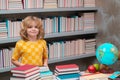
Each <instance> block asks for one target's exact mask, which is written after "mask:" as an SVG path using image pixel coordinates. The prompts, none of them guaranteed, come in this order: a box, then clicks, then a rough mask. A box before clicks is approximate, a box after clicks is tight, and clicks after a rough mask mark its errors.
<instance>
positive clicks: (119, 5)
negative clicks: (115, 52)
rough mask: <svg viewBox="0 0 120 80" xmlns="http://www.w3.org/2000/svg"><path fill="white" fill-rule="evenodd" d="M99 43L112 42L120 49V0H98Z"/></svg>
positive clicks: (97, 23)
mask: <svg viewBox="0 0 120 80" xmlns="http://www.w3.org/2000/svg"><path fill="white" fill-rule="evenodd" d="M96 3H97V6H98V7H99V10H98V13H97V15H96V26H97V28H98V35H97V45H100V44H102V43H104V42H111V43H112V44H115V45H116V46H117V47H118V48H119V49H120V0H96Z"/></svg>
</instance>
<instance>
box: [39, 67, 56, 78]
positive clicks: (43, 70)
mask: <svg viewBox="0 0 120 80" xmlns="http://www.w3.org/2000/svg"><path fill="white" fill-rule="evenodd" d="M54 78H55V77H54V75H53V72H52V71H51V70H50V69H49V67H45V66H43V67H40V78H39V79H38V80H54Z"/></svg>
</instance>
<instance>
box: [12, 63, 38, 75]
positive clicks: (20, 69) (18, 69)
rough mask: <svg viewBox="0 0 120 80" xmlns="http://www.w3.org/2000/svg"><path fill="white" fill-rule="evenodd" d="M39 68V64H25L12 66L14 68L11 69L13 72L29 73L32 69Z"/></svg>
mask: <svg viewBox="0 0 120 80" xmlns="http://www.w3.org/2000/svg"><path fill="white" fill-rule="evenodd" d="M38 69H39V67H38V66H34V65H23V66H20V67H15V68H12V69H11V72H12V73H22V74H26V73H29V72H31V71H34V70H38Z"/></svg>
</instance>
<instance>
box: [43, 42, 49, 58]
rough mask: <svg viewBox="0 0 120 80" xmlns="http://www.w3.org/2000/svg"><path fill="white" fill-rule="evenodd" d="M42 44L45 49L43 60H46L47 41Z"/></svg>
mask: <svg viewBox="0 0 120 80" xmlns="http://www.w3.org/2000/svg"><path fill="white" fill-rule="evenodd" d="M42 43H43V48H44V53H43V58H44V59H46V58H48V48H47V42H46V41H45V40H42Z"/></svg>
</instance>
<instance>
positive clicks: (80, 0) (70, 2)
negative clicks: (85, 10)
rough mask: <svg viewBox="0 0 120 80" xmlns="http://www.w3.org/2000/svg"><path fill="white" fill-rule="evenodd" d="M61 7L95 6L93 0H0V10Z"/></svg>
mask: <svg viewBox="0 0 120 80" xmlns="http://www.w3.org/2000/svg"><path fill="white" fill-rule="evenodd" d="M63 7H64V8H65V7H95V0H89V1H88V0H0V10H2V9H7V10H11V9H28V8H63Z"/></svg>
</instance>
